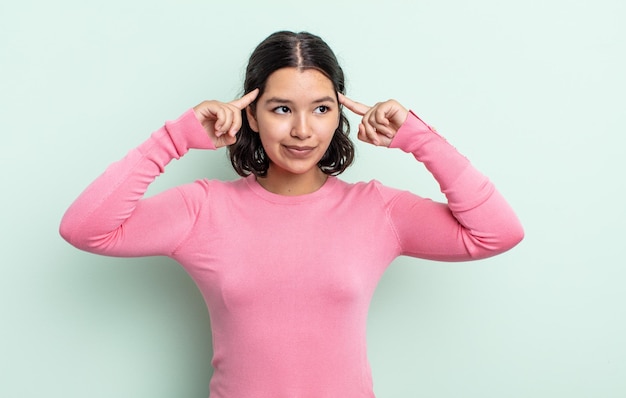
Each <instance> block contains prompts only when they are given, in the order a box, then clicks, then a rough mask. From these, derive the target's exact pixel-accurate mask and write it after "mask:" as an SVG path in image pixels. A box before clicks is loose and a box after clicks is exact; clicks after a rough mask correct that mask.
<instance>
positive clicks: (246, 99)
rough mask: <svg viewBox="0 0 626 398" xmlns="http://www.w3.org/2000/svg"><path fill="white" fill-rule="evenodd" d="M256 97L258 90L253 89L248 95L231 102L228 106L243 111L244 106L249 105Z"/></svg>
mask: <svg viewBox="0 0 626 398" xmlns="http://www.w3.org/2000/svg"><path fill="white" fill-rule="evenodd" d="M257 95H259V89H258V88H255V89H254V90H252V91H250V92H249V93H248V94H246V95H244V96H243V97H241V98H239V99H236V100H234V101H231V102H230V104H231V105H234V106H236V107H237V108H239V109H244V108H245V107H246V106H248V105H250V104H251V103H252V101H254V100H255V99H256V96H257Z"/></svg>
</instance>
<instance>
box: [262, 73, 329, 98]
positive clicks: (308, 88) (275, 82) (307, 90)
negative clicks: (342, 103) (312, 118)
mask: <svg viewBox="0 0 626 398" xmlns="http://www.w3.org/2000/svg"><path fill="white" fill-rule="evenodd" d="M334 93H335V88H334V86H333V83H332V82H331V81H330V79H329V78H328V77H326V75H324V74H323V73H321V72H320V71H318V70H315V69H298V68H282V69H278V70H277V71H275V72H274V73H272V74H271V75H270V76H269V78H268V79H267V82H266V84H265V91H264V93H263V96H267V97H272V96H275V95H280V96H281V97H283V98H287V97H288V98H302V97H311V96H313V97H317V96H319V95H325V96H326V95H332V96H333V97H334V96H335V95H334Z"/></svg>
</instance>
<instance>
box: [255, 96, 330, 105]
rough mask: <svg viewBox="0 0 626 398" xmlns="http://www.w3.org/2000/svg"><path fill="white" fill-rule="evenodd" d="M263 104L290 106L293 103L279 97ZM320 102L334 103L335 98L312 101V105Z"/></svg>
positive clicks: (327, 97)
mask: <svg viewBox="0 0 626 398" xmlns="http://www.w3.org/2000/svg"><path fill="white" fill-rule="evenodd" d="M265 102H266V103H280V104H292V103H293V101H291V100H288V99H286V98H279V97H271V98H268V99H267V100H265ZM321 102H332V103H335V102H336V100H335V98H333V97H331V96H326V97H322V98H318V99H316V100H313V101H312V103H313V104H319V103H321Z"/></svg>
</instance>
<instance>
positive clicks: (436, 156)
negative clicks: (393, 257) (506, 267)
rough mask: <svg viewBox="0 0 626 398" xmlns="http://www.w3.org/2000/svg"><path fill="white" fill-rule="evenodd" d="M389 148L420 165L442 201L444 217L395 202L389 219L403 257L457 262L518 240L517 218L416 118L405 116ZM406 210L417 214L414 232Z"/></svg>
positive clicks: (425, 206) (427, 206)
mask: <svg viewBox="0 0 626 398" xmlns="http://www.w3.org/2000/svg"><path fill="white" fill-rule="evenodd" d="M391 147H398V148H400V149H402V150H403V151H405V152H409V153H412V154H413V156H415V158H416V159H417V160H418V161H420V162H422V163H424V165H425V166H426V168H427V169H428V170H429V171H430V172H431V174H432V175H433V177H434V178H435V179H436V180H437V182H438V183H439V186H440V188H441V191H442V192H443V193H444V194H445V196H446V198H447V204H446V205H447V211H444V210H443V209H440V208H438V207H437V206H438V204H435V203H432V202H428V201H426V202H424V200H423V199H421V200H416V199H412V198H410V197H405V198H400V199H399V200H398V201H397V203H396V205H395V206H394V208H393V210H392V214H394V219H396V220H399V221H398V223H399V224H401V225H402V227H401V230H404V231H405V235H404V236H407V237H406V238H403V240H404V242H403V245H404V246H405V247H406V249H407V252H409V253H411V254H414V255H419V256H423V255H424V254H425V253H426V254H427V252H428V250H432V251H433V255H434V258H436V259H443V260H450V261H458V260H466V259H475V258H484V257H489V256H493V255H495V254H498V253H501V252H503V251H506V250H508V249H510V248H512V247H513V246H515V245H516V244H517V243H518V242H519V241H520V240H521V239H522V237H523V229H522V226H521V224H520V222H519V220H518V218H517V216H516V215H515V213H514V211H513V209H512V208H511V207H510V205H509V204H508V203H507V201H506V200H505V199H504V198H503V197H502V195H501V194H500V193H499V192H498V191H497V190H496V188H495V186H494V185H493V183H492V182H491V181H490V180H489V179H488V178H487V177H486V176H484V175H483V174H482V173H480V172H479V171H478V170H477V169H476V168H474V166H473V165H472V164H471V163H470V162H469V161H468V160H467V158H465V157H464V156H463V155H461V154H460V153H459V152H458V151H457V150H456V149H455V148H454V147H453V146H452V145H450V144H449V143H448V142H447V141H446V140H445V139H444V138H443V137H442V136H441V135H439V134H438V133H437V132H435V131H434V130H433V129H431V128H430V127H429V126H428V125H426V124H425V123H424V122H422V121H421V120H420V119H419V118H418V117H417V116H415V115H414V114H410V115H409V116H408V118H407V121H406V122H405V124H403V126H402V127H401V129H400V130H399V131H398V135H397V136H396V138H395V139H394V141H393V142H392V145H391ZM418 202H419V204H417V203H418ZM406 209H413V210H414V211H418V212H419V213H420V215H419V220H420V222H421V225H420V228H421V231H420V232H416V230H417V228H416V226H417V224H416V223H413V225H411V220H416V218H415V217H414V216H413V217H412V215H411V214H410V212H409V213H407V210H406ZM416 209H419V210H416ZM401 220H403V221H401ZM424 227H425V228H426V229H424ZM409 231H411V232H409ZM424 242H426V243H427V244H424ZM429 248H430V249H429Z"/></svg>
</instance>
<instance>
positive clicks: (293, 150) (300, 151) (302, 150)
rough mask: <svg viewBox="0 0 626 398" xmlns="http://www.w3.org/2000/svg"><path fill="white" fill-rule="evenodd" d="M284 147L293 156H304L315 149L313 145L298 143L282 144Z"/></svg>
mask: <svg viewBox="0 0 626 398" xmlns="http://www.w3.org/2000/svg"><path fill="white" fill-rule="evenodd" d="M284 148H285V149H286V150H287V152H289V153H290V154H291V155H293V156H295V157H306V156H308V155H309V154H310V153H311V152H313V150H314V149H315V147H313V146H300V145H284Z"/></svg>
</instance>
